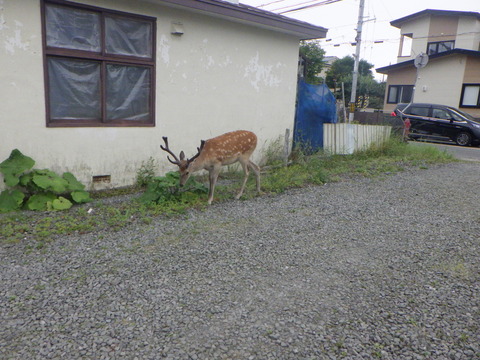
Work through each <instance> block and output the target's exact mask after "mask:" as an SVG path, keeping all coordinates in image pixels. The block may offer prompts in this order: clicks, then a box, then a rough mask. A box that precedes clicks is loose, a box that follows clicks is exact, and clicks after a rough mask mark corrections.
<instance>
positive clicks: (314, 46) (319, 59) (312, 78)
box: [300, 41, 325, 84]
mask: <svg viewBox="0 0 480 360" xmlns="http://www.w3.org/2000/svg"><path fill="white" fill-rule="evenodd" d="M300 55H301V56H302V57H303V58H304V59H305V61H306V64H305V68H306V74H305V81H306V82H307V83H309V84H320V83H322V82H323V79H322V78H321V77H320V76H319V74H320V72H321V71H322V69H323V68H324V67H325V61H324V59H323V58H324V56H325V50H323V49H322V48H321V47H320V44H319V43H318V41H302V42H301V43H300Z"/></svg>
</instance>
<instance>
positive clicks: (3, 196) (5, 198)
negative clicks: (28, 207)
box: [0, 190, 25, 213]
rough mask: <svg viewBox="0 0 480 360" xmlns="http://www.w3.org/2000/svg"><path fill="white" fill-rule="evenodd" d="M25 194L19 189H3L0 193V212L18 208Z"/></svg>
mask: <svg viewBox="0 0 480 360" xmlns="http://www.w3.org/2000/svg"><path fill="white" fill-rule="evenodd" d="M24 197H25V194H24V193H22V192H21V191H19V190H12V191H9V190H4V191H2V192H1V193H0V213H1V212H8V211H13V210H18V209H20V206H21V205H22V202H23V198H24Z"/></svg>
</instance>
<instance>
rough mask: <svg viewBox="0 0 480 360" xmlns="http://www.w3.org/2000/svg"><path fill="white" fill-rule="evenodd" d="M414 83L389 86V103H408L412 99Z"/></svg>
mask: <svg viewBox="0 0 480 360" xmlns="http://www.w3.org/2000/svg"><path fill="white" fill-rule="evenodd" d="M412 94H413V85H390V86H389V87H388V96H387V103H388V104H398V103H408V102H410V101H411V100H412Z"/></svg>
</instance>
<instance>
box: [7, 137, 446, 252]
mask: <svg viewBox="0 0 480 360" xmlns="http://www.w3.org/2000/svg"><path fill="white" fill-rule="evenodd" d="M271 157H272V158H275V157H274V156H271ZM453 161H455V159H454V158H453V157H452V156H451V155H450V154H448V153H446V152H444V151H440V150H438V149H437V148H435V147H433V146H425V145H416V144H406V143H403V142H400V141H396V140H391V141H389V142H388V143H386V144H384V145H382V146H376V147H372V148H370V149H368V150H366V151H363V152H359V153H355V154H353V155H333V156H327V155H325V154H322V153H318V154H314V155H310V156H306V155H303V154H301V153H295V154H294V156H292V163H291V165H289V166H287V167H282V166H277V167H272V168H270V169H269V170H266V171H265V172H263V173H262V186H261V187H262V191H263V192H264V193H266V194H277V193H282V192H284V191H286V190H287V189H290V188H299V187H305V186H311V185H318V184H324V183H327V182H335V181H342V180H343V179H350V178H352V177H378V176H386V175H389V174H392V173H397V172H399V171H403V170H404V169H405V168H407V167H409V168H411V167H417V168H419V169H425V168H428V166H430V165H431V164H439V163H449V162H453ZM275 164H276V165H278V162H276V163H275ZM242 176H243V173H241V172H240V173H237V172H235V173H234V172H228V173H225V174H222V175H221V177H222V179H223V181H222V180H220V181H219V184H218V185H217V187H216V189H215V199H214V203H215V202H216V203H218V202H223V201H232V199H233V197H234V195H235V194H236V192H237V191H238V188H239V186H240V180H241V178H242ZM203 181H204V182H207V181H206V178H204V179H203ZM222 183H223V185H222ZM135 192H138V188H131V189H118V190H110V191H108V192H104V193H95V194H93V197H94V201H93V202H92V203H89V204H86V205H82V206H77V207H73V208H71V209H70V210H67V211H61V212H32V211H19V212H15V213H7V214H3V215H0V242H2V243H11V244H15V243H26V244H28V245H27V247H28V248H30V249H32V250H33V249H43V248H44V247H45V245H47V244H48V242H50V241H54V240H55V238H56V237H58V236H65V235H69V234H84V233H90V232H96V231H100V230H107V231H117V230H119V229H121V228H123V227H125V226H130V225H132V224H146V225H148V224H150V223H151V222H152V221H153V220H154V219H155V218H156V217H158V216H176V215H178V214H183V213H185V212H186V211H187V210H188V209H191V208H197V209H202V208H205V207H206V206H207V205H206V200H207V195H206V194H193V193H192V195H191V196H185V197H182V199H183V200H182V201H167V202H163V203H160V204H141V203H139V202H138V201H135V200H132V199H130V200H124V201H122V202H120V203H117V204H115V205H105V204H104V203H102V201H101V199H102V198H104V197H108V196H117V195H123V194H131V193H135ZM254 196H256V193H255V181H254V176H253V174H251V175H250V179H249V181H248V183H247V189H246V190H245V192H244V196H243V197H242V199H249V198H252V197H254ZM89 209H92V210H91V211H90V212H89Z"/></svg>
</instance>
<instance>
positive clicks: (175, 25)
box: [170, 21, 185, 36]
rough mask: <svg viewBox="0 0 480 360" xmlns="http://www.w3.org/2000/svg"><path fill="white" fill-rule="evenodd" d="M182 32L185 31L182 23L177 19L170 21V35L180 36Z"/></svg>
mask: <svg viewBox="0 0 480 360" xmlns="http://www.w3.org/2000/svg"><path fill="white" fill-rule="evenodd" d="M184 32H185V31H184V29H183V23H181V22H178V21H172V26H171V30H170V33H171V34H172V35H178V36H181V35H183V33H184Z"/></svg>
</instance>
